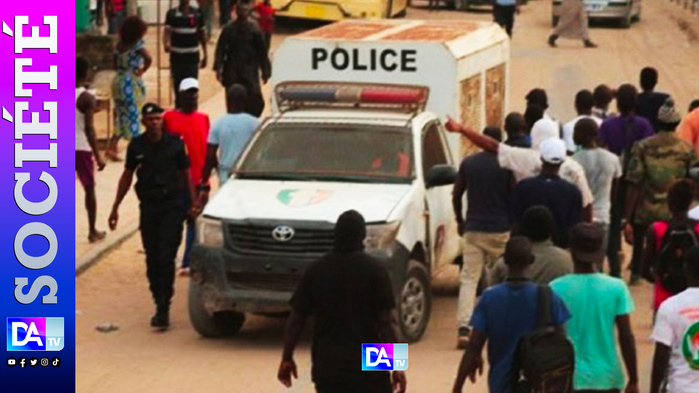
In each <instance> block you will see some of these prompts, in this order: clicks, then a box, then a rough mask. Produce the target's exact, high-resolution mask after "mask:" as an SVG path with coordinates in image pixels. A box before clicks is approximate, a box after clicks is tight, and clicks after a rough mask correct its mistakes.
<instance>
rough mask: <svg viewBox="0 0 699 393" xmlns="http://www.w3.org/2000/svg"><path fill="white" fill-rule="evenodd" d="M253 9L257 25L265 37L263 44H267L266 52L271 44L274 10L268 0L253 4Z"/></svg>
mask: <svg viewBox="0 0 699 393" xmlns="http://www.w3.org/2000/svg"><path fill="white" fill-rule="evenodd" d="M253 11H254V12H255V13H256V14H257V25H258V26H259V27H260V30H261V31H262V36H263V37H264V38H265V45H267V52H269V47H270V45H271V44H272V32H273V31H274V13H275V12H276V10H275V9H274V7H272V4H271V3H270V0H263V1H260V2H259V3H257V4H256V5H255V8H254V9H253Z"/></svg>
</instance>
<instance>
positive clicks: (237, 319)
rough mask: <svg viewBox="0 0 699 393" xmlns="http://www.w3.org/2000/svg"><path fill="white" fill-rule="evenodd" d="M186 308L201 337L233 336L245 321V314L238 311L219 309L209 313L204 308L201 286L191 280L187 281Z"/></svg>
mask: <svg viewBox="0 0 699 393" xmlns="http://www.w3.org/2000/svg"><path fill="white" fill-rule="evenodd" d="M188 309H189V321H190V322H191V323H192V326H193V327H194V330H196V331H197V333H199V334H200V335H202V336H203V337H211V338H218V337H226V336H233V335H235V334H236V333H238V331H239V330H240V328H241V327H243V323H244V322H245V314H243V313H240V312H235V311H220V312H216V313H213V314H209V313H208V312H207V311H206V309H205V308H204V299H203V297H202V286H201V284H196V283H193V282H190V283H189V293H188Z"/></svg>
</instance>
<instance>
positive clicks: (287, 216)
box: [189, 21, 508, 341]
mask: <svg viewBox="0 0 699 393" xmlns="http://www.w3.org/2000/svg"><path fill="white" fill-rule="evenodd" d="M367 23H368V22H359V21H346V22H340V23H338V24H335V25H330V26H339V27H341V29H340V30H342V27H343V26H344V28H347V27H348V26H347V25H350V27H351V26H354V25H359V26H360V27H361V26H362V25H363V24H367ZM372 23H373V24H376V23H377V22H372ZM470 23H472V22H469V24H470ZM380 24H383V25H384V27H386V28H387V29H390V30H392V32H393V33H396V32H397V31H398V30H397V29H396V27H400V26H404V27H405V26H409V27H413V28H414V27H416V26H419V25H416V24H415V23H409V24H405V23H400V22H398V23H396V22H393V21H391V22H388V21H381V23H380ZM481 25H482V26H481V28H485V29H487V30H488V31H489V33H490V35H495V36H496V37H500V38H502V37H501V35H500V33H501V34H502V36H504V39H497V40H495V41H494V44H492V43H491V44H492V45H496V46H501V45H507V38H506V35H505V34H504V33H503V32H502V30H500V29H499V28H497V29H495V28H493V27H492V26H491V24H481ZM330 26H327V27H324V28H320V29H318V30H323V29H327V28H328V27H330ZM469 26H470V25H469ZM470 27H471V29H470V30H469V31H471V30H475V31H478V30H479V29H473V28H472V26H470ZM304 34H308V33H304ZM452 34H453V32H452ZM302 36H303V34H302ZM476 38H478V37H476ZM329 39H330V38H327V37H325V38H323V40H324V42H323V44H325V43H326V42H325V41H326V40H329ZM289 40H291V42H290V43H289V44H287V43H285V44H283V45H282V47H281V48H280V49H279V50H278V51H277V54H276V56H275V64H276V63H281V64H279V65H278V66H277V67H284V66H287V67H290V64H291V63H292V61H293V60H294V59H291V58H288V57H285V56H287V55H289V56H290V55H291V54H292V53H293V56H292V57H294V58H296V59H298V57H299V51H298V48H299V47H297V48H293V47H294V46H295V44H297V42H295V41H294V40H293V39H288V40H287V41H289ZM434 43H435V42H434V41H431V44H432V45H433V46H434ZM307 44H309V45H307V47H306V50H305V53H306V54H307V55H308V57H309V60H310V63H309V64H310V66H309V68H308V69H306V70H304V69H303V68H302V67H301V69H299V68H298V67H297V68H295V69H296V74H294V73H293V72H290V74H291V77H289V78H286V77H285V76H284V74H283V73H282V75H283V76H282V78H283V79H282V78H280V79H277V80H275V81H274V82H275V96H274V104H275V111H274V112H273V114H272V115H271V116H270V117H269V118H267V119H266V120H265V121H264V122H263V123H262V125H261V126H260V128H259V130H258V131H257V132H256V134H255V135H254V137H253V138H252V140H251V141H250V143H249V144H248V146H247V147H246V149H245V151H244V152H243V154H242V155H241V157H240V158H239V160H238V162H237V164H236V167H235V171H234V173H233V175H232V177H231V178H230V179H228V181H227V182H226V183H225V185H224V186H223V187H222V188H221V189H220V190H219V191H218V193H217V194H216V195H215V196H214V197H213V198H212V199H211V200H210V201H209V203H208V204H207V206H206V208H205V210H204V212H203V215H202V218H201V219H200V220H199V223H198V231H199V233H198V242H197V244H196V245H195V247H194V249H193V252H192V263H191V268H192V280H191V282H190V288H189V313H190V319H191V321H192V324H193V326H194V327H195V329H196V330H197V331H198V332H199V333H200V334H202V335H204V336H222V335H226V334H234V333H235V332H236V331H237V330H238V329H240V327H241V326H242V324H243V321H244V314H245V313H258V314H277V313H280V312H285V311H288V309H289V300H290V298H291V295H292V293H293V291H294V289H295V287H296V284H297V283H298V281H299V279H300V277H301V274H302V273H303V271H304V269H305V268H306V267H307V266H308V265H309V264H310V263H312V262H313V261H315V260H316V259H318V258H319V257H320V256H321V255H323V254H325V253H327V252H329V251H331V250H332V247H333V228H334V225H335V222H336V220H337V218H338V216H339V215H340V214H341V213H342V212H344V211H346V210H349V209H354V210H357V211H358V212H359V213H361V214H362V215H363V216H364V218H365V220H366V222H367V239H366V241H365V247H366V251H368V252H369V253H372V254H374V255H376V256H377V257H379V258H380V259H381V260H383V261H384V263H385V264H386V268H387V269H388V271H389V273H390V275H391V278H392V283H393V290H394V293H395V295H396V303H397V308H398V313H399V317H400V328H401V332H402V335H403V339H404V340H406V341H416V340H418V339H419V338H420V337H421V336H422V334H423V333H424V331H425V329H426V327H427V323H428V321H429V316H430V309H431V292H430V279H431V276H432V275H433V274H435V273H436V272H438V271H439V270H440V269H442V268H444V267H445V266H448V265H449V264H451V263H453V262H454V260H455V259H456V258H458V257H459V256H460V244H461V242H460V238H459V236H458V234H457V230H456V221H455V219H454V213H453V210H452V203H451V200H452V197H451V191H452V183H453V181H454V179H455V177H456V166H457V164H458V162H459V161H460V159H461V152H463V151H465V150H467V147H466V148H465V147H464V146H461V145H460V142H461V141H460V139H459V138H457V137H455V136H454V134H450V135H447V134H445V132H444V129H443V126H442V121H443V119H444V117H445V115H446V114H447V113H451V114H452V115H453V116H454V117H457V118H461V119H462V120H463V117H462V116H461V114H463V113H475V112H476V111H483V112H484V111H485V105H483V104H482V103H484V102H485V101H486V100H485V97H483V96H484V94H485V91H481V90H480V89H478V92H480V93H479V94H475V93H470V94H473V96H474V97H476V96H479V97H480V100H479V101H478V102H474V103H470V105H471V107H469V106H468V104H469V103H468V102H462V101H463V99H462V98H463V96H462V95H461V94H456V92H457V90H458V87H459V81H458V77H457V76H456V75H455V74H451V75H449V74H445V75H441V79H442V83H441V84H442V85H443V86H430V85H424V84H421V82H423V81H422V80H421V78H420V74H419V73H418V74H413V72H416V71H406V72H407V73H408V74H409V75H404V76H403V77H402V78H401V77H396V76H394V77H393V78H392V79H385V80H384V81H380V82H378V81H368V82H357V81H347V80H348V79H351V78H348V77H347V75H345V76H344V77H343V76H342V75H335V76H334V78H333V77H332V76H331V75H328V74H327V73H326V74H325V75H321V76H319V77H318V78H316V79H313V78H311V76H312V75H313V67H312V64H311V63H313V61H314V60H313V59H314V56H316V57H315V58H316V60H317V61H320V60H318V59H319V57H318V56H319V55H318V50H317V49H318V46H317V45H318V42H316V41H314V40H310V41H309V42H308V43H307ZM344 44H345V42H344V41H336V42H335V47H336V48H342V47H343V45H344ZM350 44H354V45H356V43H350ZM368 44H370V45H369V46H367V47H366V48H363V49H366V51H367V52H366V53H369V57H367V59H369V60H368V61H369V64H370V63H371V56H372V55H371V54H370V53H371V52H372V51H373V52H374V53H377V54H378V59H379V60H378V61H379V62H380V61H381V60H380V59H381V56H382V55H381V54H380V53H381V52H382V50H385V49H382V43H381V42H380V41H376V40H374V41H369V42H368ZM440 44H441V45H444V42H440ZM384 45H385V44H384ZM290 46H291V47H292V48H291V51H289V50H286V51H285V49H284V48H287V49H288V48H289V47H290ZM301 47H303V46H301ZM428 48H429V47H428ZM476 48H477V46H476ZM419 49H420V47H419V45H417V44H416V49H415V50H414V54H413V55H412V56H414V57H410V58H411V59H414V60H411V61H410V62H408V63H410V64H409V66H408V68H410V69H415V70H419V68H420V66H421V64H426V62H428V60H429V59H422V58H421V56H420V50H419ZM347 51H348V53H351V52H353V48H351V47H348V48H347ZM433 51H434V48H433ZM359 53H360V51H359V50H357V54H359ZM396 53H398V52H396ZM411 53H412V52H411ZM497 53H500V54H501V56H500V57H498V58H496V59H491V61H493V64H494V66H495V67H502V68H501V69H505V70H506V67H505V65H506V64H507V60H508V57H506V56H502V54H503V53H506V52H503V51H502V50H501V48H499V47H498V51H497ZM428 54H429V53H428ZM445 54H449V56H442V57H441V58H437V59H434V58H433V59H432V60H431V63H432V64H433V66H434V67H436V68H435V70H437V69H438V68H439V67H440V65H441V66H443V67H445V68H447V67H449V66H451V67H453V71H454V72H455V73H456V71H457V70H458V68H459V66H462V67H463V64H461V63H463V62H465V60H464V59H457V58H455V57H454V56H453V53H452V52H450V51H445ZM329 56H330V57H331V56H332V55H329ZM397 56H398V57H400V55H397ZM447 59H451V62H452V63H454V64H448V63H445V60H447ZM282 64H283V65H282ZM298 64H299V62H298V61H297V62H296V65H297V66H298ZM369 66H370V65H369ZM401 67H403V66H401V65H398V66H397V69H400V68H401ZM470 67H472V68H473V69H474V70H477V71H474V75H477V77H478V78H482V77H483V76H484V75H485V74H486V73H487V70H488V68H483V67H480V68H478V67H476V66H474V65H473V64H471V65H470ZM317 68H318V67H317ZM389 68H390V67H389ZM362 71H363V70H362ZM377 72H379V71H377ZM383 72H387V71H385V70H384V71H383ZM309 73H310V75H309ZM293 75H296V76H295V77H294V76H293ZM301 76H303V78H301ZM471 77H473V75H471ZM501 78H503V81H504V75H503V76H502V77H501ZM437 79H440V78H437ZM480 80H481V79H479V81H480ZM450 83H451V84H454V86H453V87H452V90H453V91H454V93H455V94H454V95H453V97H452V100H451V101H456V103H452V104H453V105H450V106H448V107H446V106H442V107H441V108H439V105H443V104H442V102H444V97H439V98H436V97H434V94H435V92H436V93H444V91H440V89H441V90H444V88H446V87H447V86H449V85H450ZM478 88H480V86H478ZM505 92H506V90H505V91H503V92H502V93H501V96H500V98H501V99H502V98H504V97H505ZM446 101H450V100H446ZM430 102H437V103H438V106H437V109H438V110H437V111H435V110H430V108H429V106H430ZM499 105H502V102H500V103H499ZM451 108H453V109H451ZM469 111H470V112H469ZM500 111H501V112H504V108H502V107H500ZM500 117H502V115H500ZM469 120H470V121H471V124H473V120H474V119H469ZM498 120H499V122H501V121H502V118H500V119H498ZM477 126H478V127H479V128H480V126H481V124H478V125H477Z"/></svg>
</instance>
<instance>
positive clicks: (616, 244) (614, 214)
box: [607, 184, 626, 277]
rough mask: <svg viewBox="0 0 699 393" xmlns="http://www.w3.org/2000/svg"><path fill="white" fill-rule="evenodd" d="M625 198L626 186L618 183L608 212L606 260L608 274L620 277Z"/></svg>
mask: <svg viewBox="0 0 699 393" xmlns="http://www.w3.org/2000/svg"><path fill="white" fill-rule="evenodd" d="M625 200H626V187H625V186H624V185H623V184H620V185H619V190H618V192H617V197H616V199H614V198H612V208H611V210H610V212H609V218H610V220H609V234H608V238H607V261H609V274H610V275H611V276H613V277H621V260H620V259H619V252H620V251H621V229H622V228H621V219H622V217H623V216H624V201H625Z"/></svg>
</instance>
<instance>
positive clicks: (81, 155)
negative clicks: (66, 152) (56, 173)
mask: <svg viewBox="0 0 699 393" xmlns="http://www.w3.org/2000/svg"><path fill="white" fill-rule="evenodd" d="M75 173H76V174H77V175H78V180H80V184H82V185H83V188H84V189H86V190H87V189H89V188H94V187H95V160H94V159H93V157H92V152H91V151H80V150H78V151H76V152H75Z"/></svg>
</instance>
